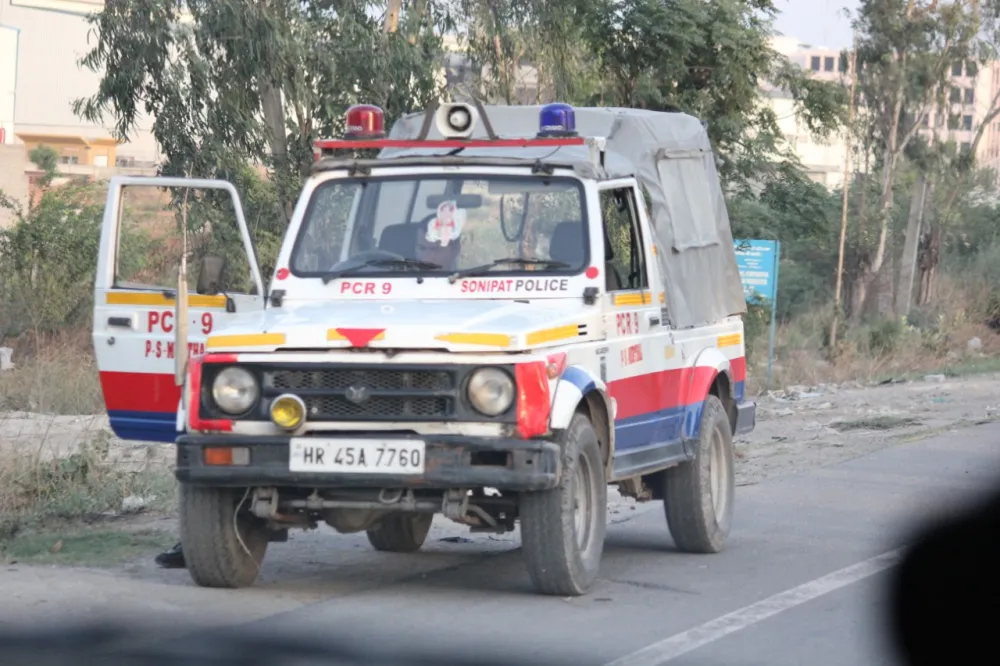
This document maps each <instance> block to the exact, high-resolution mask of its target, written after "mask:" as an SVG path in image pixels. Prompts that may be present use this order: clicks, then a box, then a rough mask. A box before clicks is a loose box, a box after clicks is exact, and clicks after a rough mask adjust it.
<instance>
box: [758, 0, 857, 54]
mask: <svg viewBox="0 0 1000 666" xmlns="http://www.w3.org/2000/svg"><path fill="white" fill-rule="evenodd" d="M774 5H775V7H777V9H778V11H779V12H780V13H779V14H778V17H777V19H776V20H775V23H774V27H775V29H776V30H777V31H778V32H780V33H781V34H783V35H785V36H787V37H796V38H798V39H800V40H801V41H803V42H805V43H807V44H812V45H813V46H829V47H831V48H837V49H842V48H846V47H848V46H850V44H851V22H850V19H848V18H846V17H844V16H843V10H844V9H845V8H846V9H848V10H850V11H851V12H852V13H853V12H854V11H855V10H857V7H858V0H775V2H774Z"/></svg>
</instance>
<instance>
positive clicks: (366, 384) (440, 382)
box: [264, 366, 459, 421]
mask: <svg viewBox="0 0 1000 666" xmlns="http://www.w3.org/2000/svg"><path fill="white" fill-rule="evenodd" d="M458 384H459V381H458V377H457V375H456V374H455V373H454V372H452V371H449V370H440V369H430V368H412V367H407V368H394V367H377V368H373V367H333V368H330V367H327V368H321V369H313V368H302V367H301V366H300V367H298V368H281V367H278V368H273V369H268V370H266V371H265V372H264V395H265V399H266V398H267V397H274V396H277V395H280V394H282V393H292V394H296V395H299V396H300V397H301V398H302V400H303V401H304V402H305V404H306V414H307V418H308V419H309V420H311V421H369V420H371V421H423V420H442V419H448V418H451V417H453V416H454V415H455V403H456V401H457V398H458V395H457V391H458Z"/></svg>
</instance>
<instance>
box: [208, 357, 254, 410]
mask: <svg viewBox="0 0 1000 666" xmlns="http://www.w3.org/2000/svg"><path fill="white" fill-rule="evenodd" d="M258 397H260V387H259V386H258V385H257V380H256V379H255V378H254V376H253V375H252V374H250V373H249V372H247V371H246V370H244V369H243V368H236V367H233V368H226V369H225V370H223V371H222V372H220V373H219V374H218V375H217V376H216V377H215V381H214V382H212V399H213V400H215V404H216V405H218V407H219V409H221V410H222V411H224V412H226V413H227V414H242V413H243V412H246V411H247V410H249V409H250V408H251V407H253V406H254V404H255V403H256V402H257V398H258Z"/></svg>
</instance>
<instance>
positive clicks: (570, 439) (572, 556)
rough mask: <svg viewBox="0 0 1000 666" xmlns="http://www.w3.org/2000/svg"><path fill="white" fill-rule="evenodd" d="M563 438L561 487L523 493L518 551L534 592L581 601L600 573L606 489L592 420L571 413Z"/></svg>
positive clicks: (599, 450)
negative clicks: (519, 547)
mask: <svg viewBox="0 0 1000 666" xmlns="http://www.w3.org/2000/svg"><path fill="white" fill-rule="evenodd" d="M562 439H563V441H562V447H563V449H562V450H563V459H562V478H561V480H560V483H559V486H558V487H556V488H553V489H552V490H544V491H541V492H532V493H522V494H521V497H520V500H519V501H520V516H521V547H522V550H523V551H524V559H525V563H526V564H527V568H528V574H529V575H530V576H531V582H532V583H533V584H534V587H535V590H536V591H537V592H539V593H540V594H552V595H559V596H579V595H581V594H585V593H586V592H587V590H588V589H590V586H591V585H592V584H593V582H594V580H595V579H596V578H597V573H598V571H599V569H600V565H601V555H602V554H603V552H604V534H605V531H606V529H607V516H608V513H607V504H608V485H607V482H606V481H605V476H604V460H603V457H602V456H601V447H600V444H599V443H598V441H597V432H596V431H595V430H594V426H593V425H592V424H591V422H590V420H589V419H588V418H587V417H586V416H584V415H583V414H581V413H579V412H578V413H576V414H574V415H573V419H572V420H571V421H570V424H569V427H568V428H567V429H566V430H565V432H564V434H563V438H562Z"/></svg>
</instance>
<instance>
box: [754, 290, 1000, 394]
mask: <svg viewBox="0 0 1000 666" xmlns="http://www.w3.org/2000/svg"><path fill="white" fill-rule="evenodd" d="M993 291H995V290H993V289H992V288H991V286H990V285H989V284H988V283H987V282H984V281H977V280H973V279H963V280H956V279H949V278H948V276H941V278H940V282H939V285H938V287H937V294H936V297H935V299H934V303H933V304H932V305H931V306H929V307H925V308H921V309H915V310H913V312H912V313H911V314H910V316H909V317H908V318H907V319H906V320H905V321H903V320H899V321H894V320H881V321H875V322H868V323H865V324H862V325H861V326H858V327H855V328H853V329H849V328H847V327H842V328H841V331H840V334H839V339H838V345H837V346H838V349H837V355H836V358H835V360H834V359H831V357H830V354H829V352H828V351H827V350H826V347H827V341H828V339H829V331H830V316H829V313H828V312H824V311H817V312H812V313H808V314H806V315H803V316H800V317H798V318H796V319H795V320H794V321H792V322H789V323H787V324H785V325H782V326H780V327H779V329H778V331H777V336H776V341H775V362H774V381H773V384H772V386H771V387H766V386H765V384H766V373H767V339H766V333H765V336H764V339H761V340H757V341H756V342H757V344H756V345H755V348H754V349H753V351H752V353H751V354H750V356H749V359H748V361H749V366H750V368H749V377H748V382H749V387H748V390H750V391H751V392H752V393H754V394H757V393H759V392H760V391H762V390H764V389H766V388H776V387H779V386H788V385H795V384H798V385H816V384H823V383H843V382H851V381H857V382H862V383H869V382H877V381H882V380H884V379H888V378H904V377H913V376H919V375H923V374H930V373H944V374H949V375H959V374H968V373H973V372H983V371H993V370H996V369H997V367H998V363H1000V361H998V359H1000V335H998V334H997V333H996V332H995V331H993V330H991V329H989V328H988V327H987V326H986V325H985V322H986V320H987V310H986V304H987V303H988V302H989V299H990V295H991V293H992V292H993ZM973 338H978V339H979V341H980V343H981V346H980V347H979V348H977V349H972V348H970V347H969V342H970V341H971V340H972V339H973Z"/></svg>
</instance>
